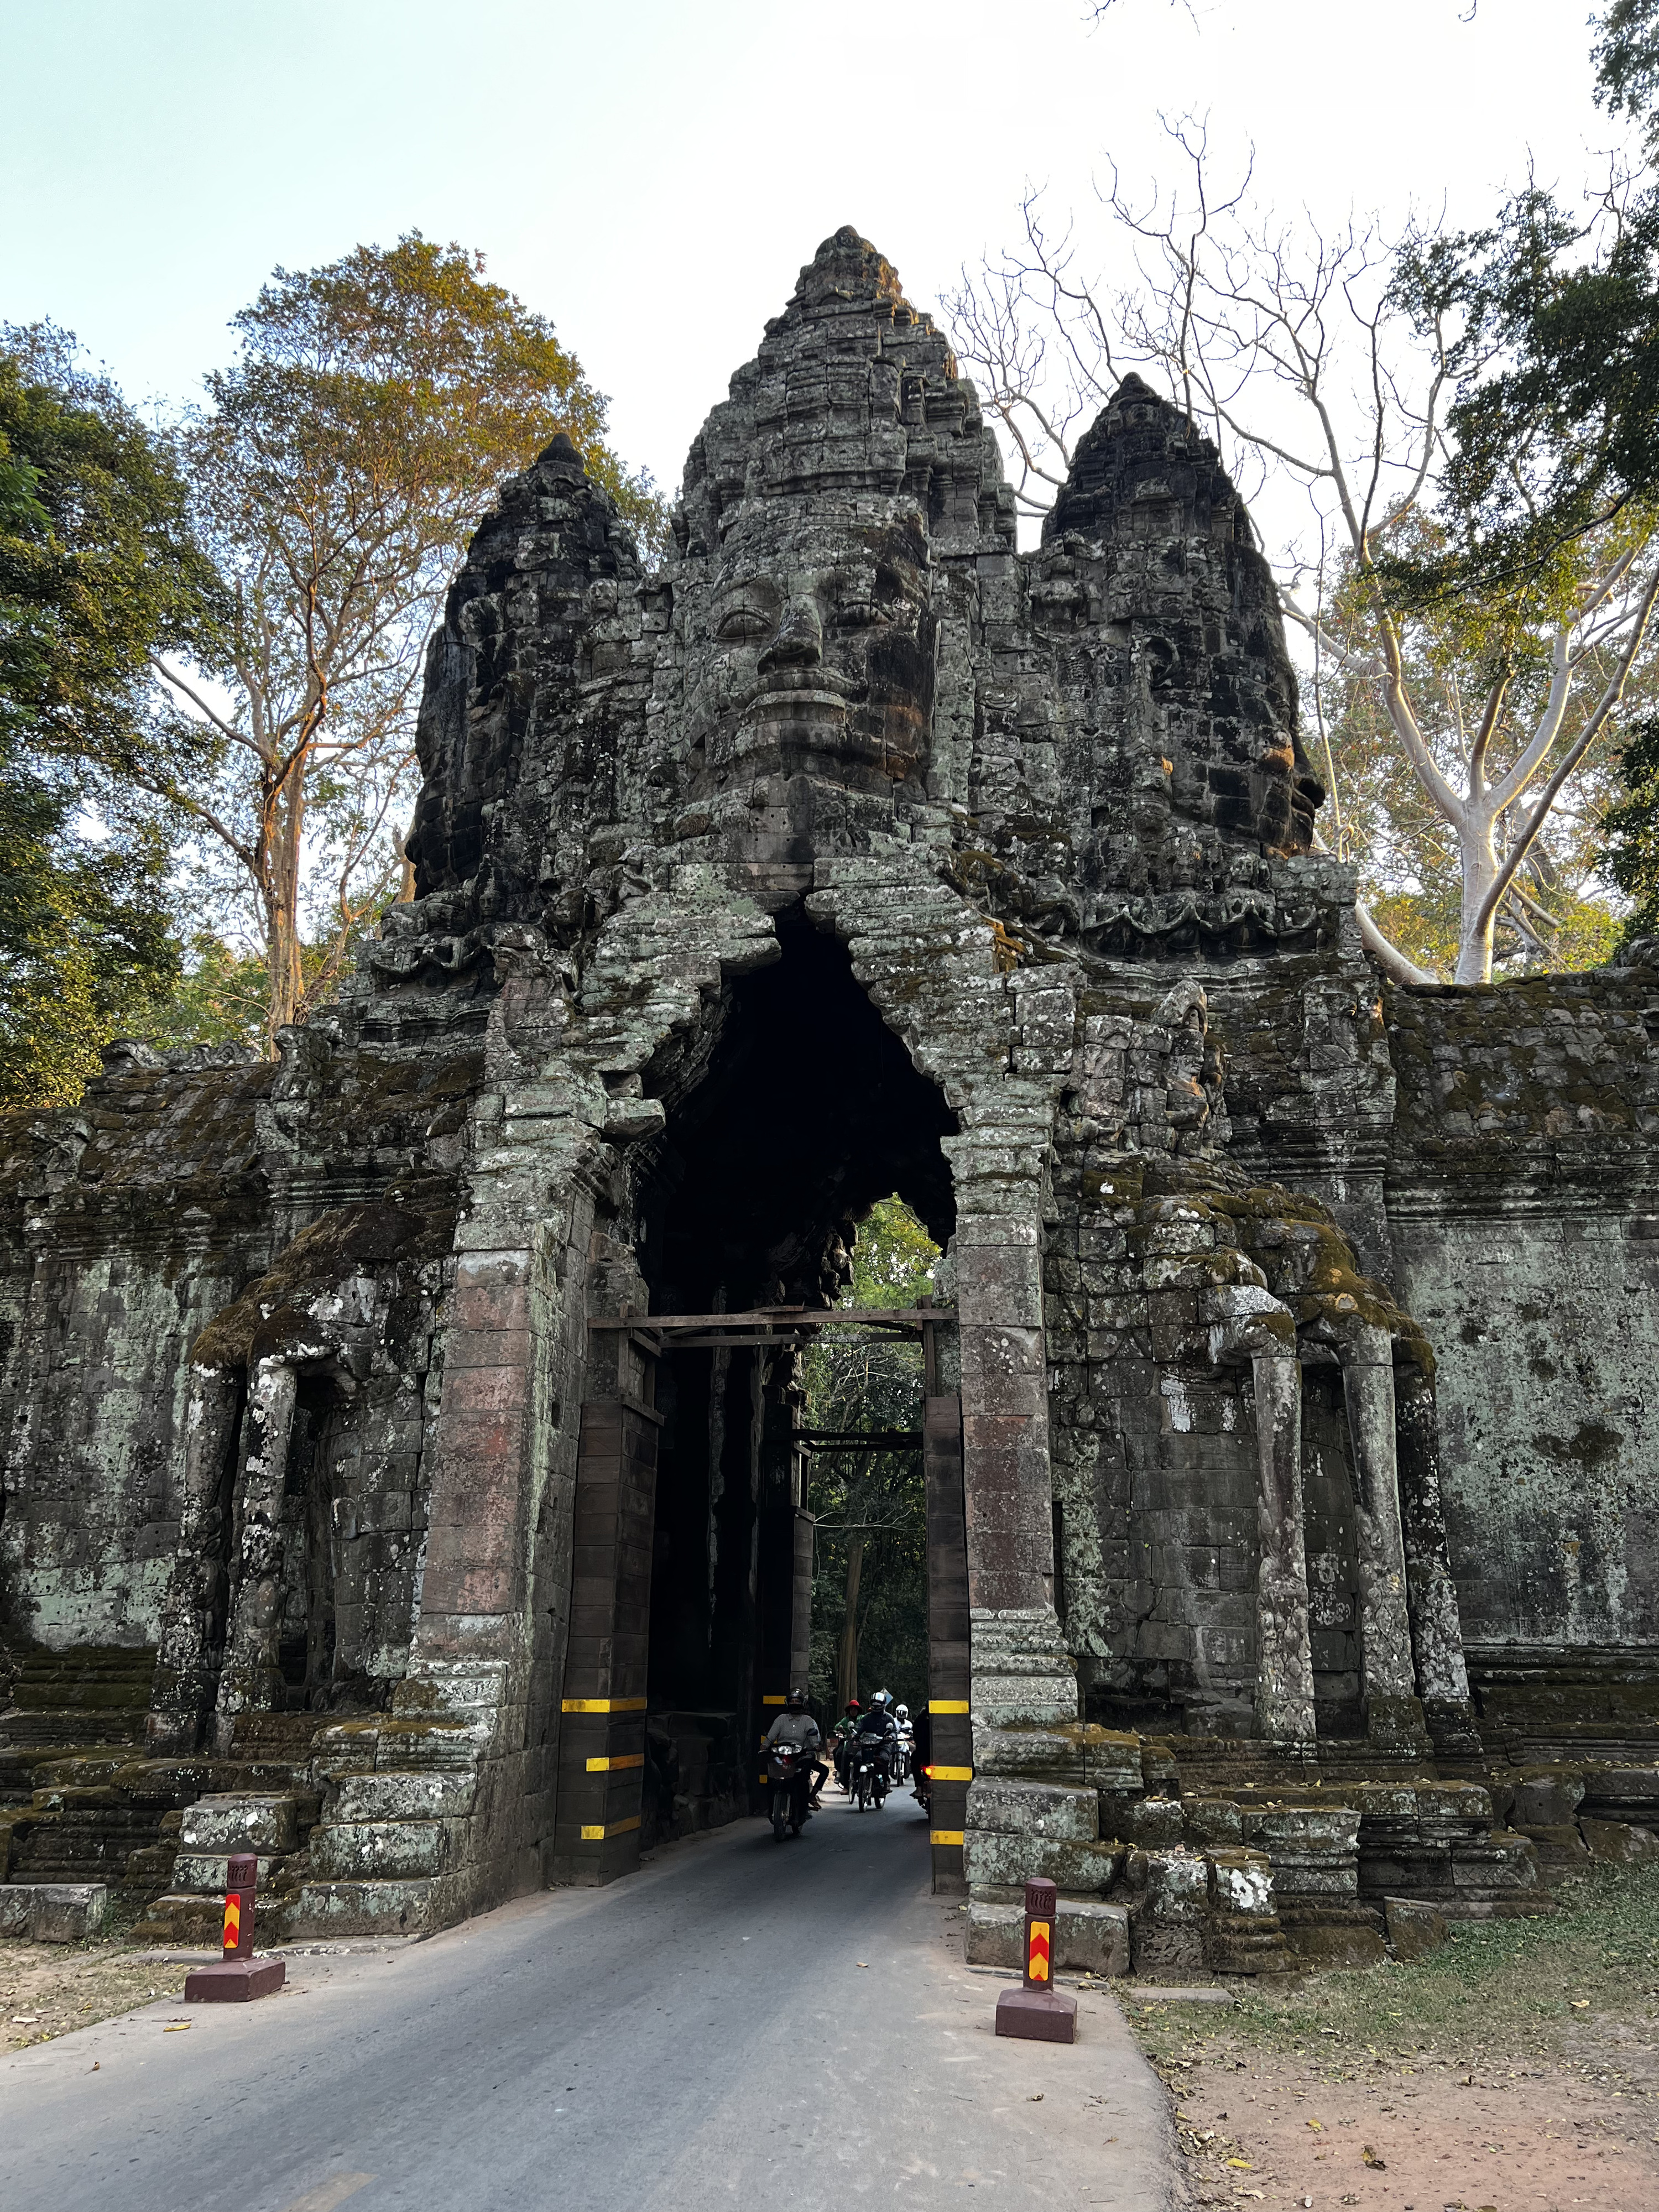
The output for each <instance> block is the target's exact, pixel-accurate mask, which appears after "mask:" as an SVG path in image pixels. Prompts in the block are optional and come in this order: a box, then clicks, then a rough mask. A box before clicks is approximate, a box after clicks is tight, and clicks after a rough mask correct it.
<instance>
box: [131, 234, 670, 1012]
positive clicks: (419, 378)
mask: <svg viewBox="0 0 1659 2212" xmlns="http://www.w3.org/2000/svg"><path fill="white" fill-rule="evenodd" d="M232 327H233V329H234V331H235V333H236V336H237V338H238V340H239V342H240V352H239V354H238V356H237V358H236V359H235V361H234V362H233V363H232V364H231V365H230V366H229V367H228V368H224V369H222V370H218V371H216V372H215V373H214V374H211V375H210V377H209V378H208V380H207V393H208V400H209V403H210V404H208V406H207V407H205V408H204V409H203V410H198V411H197V413H196V414H195V415H194V416H193V417H192V418H191V420H190V421H189V422H187V423H186V425H185V429H184V433H183V438H182V448H183V453H184V455H185V465H186V467H187V470H188V473H189V478H190V483H191V499H192V506H193V511H194V513H195V515H196V517H197V523H198V527H199V529H200V532H201V536H202V539H203V542H204V544H205V545H206V547H207V548H208V550H209V551H210V554H211V556H212V557H213V560H214V562H215V564H216V571H217V574H218V577H219V580H220V582H221V585H222V604H223V607H224V614H223V618H222V622H221V623H220V624H219V626H218V628H217V630H216V633H215V634H214V635H213V636H212V637H211V638H210V639H209V640H206V641H204V650H202V651H200V652H198V653H197V655H196V657H195V659H194V662H193V665H185V664H181V663H179V662H175V661H166V662H164V663H163V664H162V672H163V673H164V674H165V676H166V677H167V681H168V683H169V684H170V685H171V686H172V687H173V692H174V694H175V696H176V698H177V700H178V701H179V706H178V707H177V708H175V711H174V713H173V715H172V717H171V721H172V726H173V729H174V730H175V731H181V730H183V729H184V728H185V726H187V725H189V724H190V723H191V720H192V718H193V719H194V720H195V725H196V726H197V728H199V729H203V730H204V731H205V732H208V733H209V734H210V738H211V740H212V743H213V746H214V768H215V773H214V775H212V777H211V778H210V780H209V781H207V782H206V783H205V785H204V784H203V783H202V782H201V781H197V780H196V779H194V778H191V779H189V780H185V779H182V778H180V777H179V776H177V775H171V774H169V773H168V772H167V768H168V760H167V755H166V754H165V753H163V755H162V756H161V771H162V772H161V775H160V776H159V777H158V778H156V779H155V781H152V784H151V788H152V790H153V791H154V792H155V795H156V796H157V797H158V798H159V799H161V800H163V801H164V802H165V803H166V804H167V805H169V806H170V807H172V808H173V809H174V810H175V811H177V813H178V814H179V816H180V817H182V818H183V819H184V820H185V822H186V823H188V825H189V826H190V828H191V830H192V832H193V833H194V834H195V836H196V837H197V841H198V844H197V851H198V858H199V861H200V873H201V876H202V878H203V880H204V886H205V888H207V889H208V890H209V891H210V893H211V894H213V895H214V896H215V897H216V901H217V910H218V915H219V918H220V919H221V921H222V923H223V924H224V925H225V926H226V927H228V929H229V930H230V931H231V932H232V933H240V937H241V939H242V941H243V944H244V946H245V949H246V951H247V952H248V953H249V954H250V955H251V956H252V958H253V959H254V960H255V961H257V963H258V965H259V966H260V967H261V969H262V970H263V975H264V994H265V1003H264V1024H263V1026H264V1030H265V1033H266V1036H267V1037H268V1038H270V1039H274V1037H275V1036H276V1031H277V1030H279V1029H281V1028H282V1026H283V1024H285V1023H288V1022H291V1021H294V1020H295V1019H297V1018H299V1017H300V1016H301V1014H302V1013H303V1012H305V1011H306V1010H307V1007H309V1006H313V1005H314V1004H316V1003H317V1002H318V1001H319V1000H320V999H322V998H325V997H326V996H327V995H328V994H329V992H330V991H331V989H332V987H333V986H334V984H335V983H336V981H337V979H338V977H339V975H340V974H341V972H342V970H343V967H344V966H345V964H346V963H347V962H348V960H349V957H350V955H351V954H352V952H353V951H354V950H355V948H356V945H357V944H358V943H359V942H360V941H361V939H362V936H363V935H364V933H366V931H368V930H370V929H372V928H373V927H374V923H375V920H376V918H377V916H378V915H379V913H380V909H381V908H383V907H384V905H385V904H386V902H387V900H388V899H389V898H391V897H392V896H394V895H395V894H396V892H397V890H398V887H399V884H400V879H401V877H402V872H403V864H402V840H401V835H400V824H401V823H402V822H403V821H404V820H406V818H407V815H408V812H409V810H410V805H412V801H413V796H414V788H413V787H414V781H415V775H416V768H415V760H414V746H413V722H414V714H415V709H416V705H417V703H418V693H419V684H420V678H421V672H422V653H423V647H424V645H425V641H426V639H427V636H428V634H429V632H430V630H431V628H432V625H433V623H434V621H435V617H436V615H437V612H438V610H439V607H440V605H441V601H442V597H443V592H444V591H445V588H446V586H447V583H448V580H449V578H450V576H451V574H453V570H454V568H455V566H456V564H457V562H459V559H460V557H461V556H462V554H463V552H464V551H465V546H466V543H467V540H468V538H470V536H471V532H472V530H473V528H474V526H476V524H477V521H478V520H479V519H480V517H481V516H482V514H483V512H484V510H485V508H486V507H488V506H489V501H490V500H491V498H492V496H493V495H494V494H495V489H496V488H497V486H498V485H499V483H501V479H502V478H503V477H507V476H510V475H513V474H514V473H515V472H516V471H520V470H521V469H523V468H524V467H526V465H528V463H529V462H530V461H531V460H532V459H534V457H535V456H536V454H537V453H539V452H540V451H541V450H542V448H543V447H544V446H546V445H547V444H548V443H549V442H550V440H551V439H552V438H553V437H554V436H555V435H556V433H558V432H559V431H561V430H562V431H564V432H565V433H566V434H567V435H568V436H569V437H570V438H571V440H572V441H573V443H574V445H575V446H576V447H577V448H578V450H579V451H580V453H581V454H582V456H583V459H584V461H585V462H586V465H587V466H588V468H589V469H590V470H591V471H592V473H593V474H594V476H595V477H597V478H598V479H599V481H600V482H601V483H604V484H605V486H606V488H607V489H609V490H610V491H611V495H612V496H613V497H614V498H615V500H616V501H617V506H618V507H619V508H620V510H621V512H622V513H623V517H624V519H625V520H627V521H628V522H629V524H630V525H631V526H633V527H634V528H635V530H636V531H637V532H639V533H640V534H641V536H642V537H644V538H646V540H647V543H650V542H654V541H655V540H656V539H658V538H659V537H660V520H661V518H660V502H659V501H658V500H657V497H656V495H655V494H654V492H653V489H652V488H651V485H650V483H649V481H648V479H647V478H645V477H635V476H630V475H629V474H628V472H627V471H625V470H624V469H623V466H622V464H621V463H620V462H619V461H618V460H617V458H616V456H615V455H614V454H613V453H611V450H610V448H609V447H607V445H606V444H605V400H604V398H603V397H602V396H601V395H600V394H599V393H598V392H595V391H594V390H593V389H592V386H590V385H589V383H588V382H587V380H586V377H585V376H584V374H583V373H582V369H581V366H580V362H578V361H577V360H576V358H575V357H574V355H572V354H570V353H568V351H567V350H566V349H564V348H563V347H562V345H561V344H560V343H559V342H558V340H557V338H556V337H555V335H554V331H553V328H552V325H550V323H549V322H548V321H547V320H546V319H545V318H544V316H541V315H539V314H537V313H534V312H532V310H531V309H530V308H528V307H526V306H525V305H524V303H523V302H522V301H520V300H519V299H517V298H515V297H514V295H513V294H512V293H511V292H509V291H507V290H506V289H504V288H503V287H502V286H501V285H499V284H495V283H491V282H489V280H488V279H487V277H486V276H485V275H484V264H483V257H482V256H481V255H478V254H476V253H470V252H467V251H465V249H464V248H463V247H461V246H455V245H450V246H437V245H435V244H434V243H432V242H431V241H430V240H427V239H424V238H422V236H421V235H420V234H418V233H416V232H412V233H410V234H409V235H408V236H406V237H404V238H401V239H399V240H398V242H397V243H396V245H395V246H390V247H380V246H357V247H355V248H354V249H353V251H352V252H350V253H349V254H347V255H345V256H344V257H343V258H342V259H340V260H338V261H337V262H333V263H331V264H328V265H327V266H326V267H324V268H320V269H313V270H303V271H299V272H295V271H292V270H283V269H279V270H276V273H275V275H274V276H273V277H272V279H271V281H270V283H268V284H267V285H266V286H265V287H264V289H263V290H262V291H261V292H260V294H259V295H258V298H257V299H256V300H255V301H253V303H252V306H250V307H246V308H245V309H244V310H243V311H242V313H240V314H239V315H238V316H236V317H235V319H234V322H233V325H232Z"/></svg>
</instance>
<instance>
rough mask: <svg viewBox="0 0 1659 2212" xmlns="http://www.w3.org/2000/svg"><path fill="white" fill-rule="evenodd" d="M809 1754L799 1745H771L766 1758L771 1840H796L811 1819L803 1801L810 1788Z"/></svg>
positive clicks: (811, 1762)
mask: <svg viewBox="0 0 1659 2212" xmlns="http://www.w3.org/2000/svg"><path fill="white" fill-rule="evenodd" d="M812 1767H813V1754H812V1753H811V1752H810V1751H804V1750H802V1748H801V1747H800V1746H799V1744H794V1743H775V1744H772V1745H769V1747H768V1749H767V1754H766V1779H767V1784H768V1790H769V1807H768V1809H769V1812H770V1814H771V1818H772V1840H773V1842H774V1843H775V1844H781V1842H782V1841H783V1839H784V1838H785V1837H786V1836H798V1835H799V1833H800V1832H801V1830H802V1829H803V1828H804V1827H805V1826H806V1823H807V1821H808V1820H811V1817H812V1816H811V1813H810V1812H809V1811H808V1810H807V1805H806V1800H807V1797H808V1796H809V1795H810V1793H811V1786H812Z"/></svg>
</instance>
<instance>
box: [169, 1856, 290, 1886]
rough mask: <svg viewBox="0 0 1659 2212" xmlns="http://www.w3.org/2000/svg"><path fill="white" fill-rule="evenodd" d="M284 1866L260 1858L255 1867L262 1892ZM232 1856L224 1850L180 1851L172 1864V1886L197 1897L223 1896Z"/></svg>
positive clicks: (275, 1860)
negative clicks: (276, 1872) (277, 1870)
mask: <svg viewBox="0 0 1659 2212" xmlns="http://www.w3.org/2000/svg"><path fill="white" fill-rule="evenodd" d="M281 1864H282V1861H281V1860H280V1859H275V1858H270V1857H258V1855H257V1854H256V1856H255V1859H254V1865H255V1868H256V1869H257V1873H256V1879H257V1880H258V1884H259V1887H260V1888H261V1889H264V1888H265V1887H267V1886H268V1885H269V1883H270V1878H271V1876H272V1875H273V1873H275V1871H276V1869H277V1868H279V1867H280V1866H281ZM229 1868H230V1856H229V1854H228V1852H225V1851H182V1850H181V1851H180V1852H179V1854H178V1856H177V1857H175V1858H174V1860H173V1887H174V1888H175V1889H179V1890H184V1891H185V1892H187V1893H190V1894H191V1895H193V1896H197V1897H222V1896H223V1894H224V1891H225V1884H226V1881H227V1880H228V1873H229Z"/></svg>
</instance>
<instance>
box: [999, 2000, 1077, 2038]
mask: <svg viewBox="0 0 1659 2212" xmlns="http://www.w3.org/2000/svg"><path fill="white" fill-rule="evenodd" d="M997 2033H998V2034H999V2035H1015V2036H1018V2037H1020V2038H1021V2039H1022V2040H1023V2041H1024V2042H1026V2043H1074V2042H1075V2041H1076V2040H1077V1999H1076V1998H1075V1997H1068V1996H1065V1995H1063V1994H1062V1992H1061V1991H1060V1990H1004V1991H1003V1992H1002V1995H1001V1996H1000V1997H999V1998H998V1999H997Z"/></svg>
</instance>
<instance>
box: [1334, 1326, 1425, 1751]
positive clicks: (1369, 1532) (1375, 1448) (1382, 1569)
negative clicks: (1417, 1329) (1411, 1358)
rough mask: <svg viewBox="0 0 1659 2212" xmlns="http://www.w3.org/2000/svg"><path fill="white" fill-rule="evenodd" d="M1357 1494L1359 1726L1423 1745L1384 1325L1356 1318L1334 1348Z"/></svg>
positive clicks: (1379, 1739)
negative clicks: (1361, 1719) (1355, 1323)
mask: <svg viewBox="0 0 1659 2212" xmlns="http://www.w3.org/2000/svg"><path fill="white" fill-rule="evenodd" d="M1340 1358H1341V1362H1342V1386H1343V1395H1344V1397H1345V1399H1346V1404H1347V1411H1348V1434H1349V1436H1350V1437H1351V1438H1352V1444H1353V1458H1354V1476H1355V1488H1356V1490H1357V1492H1358V1499H1357V1503H1356V1507H1355V1512H1354V1522H1355V1526H1356V1529H1357V1533H1358V1553H1359V1558H1358V1566H1359V1677H1360V1695H1361V1700H1362V1703H1363V1706H1364V1715H1365V1733H1366V1735H1367V1736H1368V1737H1369V1738H1370V1741H1371V1742H1372V1743H1373V1744H1375V1745H1376V1746H1378V1747H1380V1748H1383V1749H1387V1750H1395V1751H1426V1750H1427V1749H1428V1737H1427V1734H1426V1732H1425V1729H1424V1726H1423V1708H1422V1706H1421V1705H1419V1703H1418V1699H1417V1688H1416V1678H1415V1674H1414V1673H1413V1666H1412V1640H1411V1624H1410V1620H1409V1618H1408V1616H1407V1608H1406V1555H1405V1540H1404V1537H1403V1535H1402V1533H1401V1523H1400V1485H1399V1478H1398V1461H1397V1457H1396V1451H1395V1404H1394V1352H1393V1347H1392V1345H1391V1343H1390V1341H1389V1332H1388V1330H1387V1329H1386V1328H1381V1327H1378V1326H1376V1325H1374V1324H1368V1323H1361V1324H1360V1325H1359V1326H1358V1327H1357V1328H1355V1329H1354V1330H1353V1331H1352V1334H1351V1335H1349V1336H1348V1338H1347V1339H1346V1341H1345V1342H1344V1344H1343V1345H1342V1346H1341V1348H1340Z"/></svg>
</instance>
